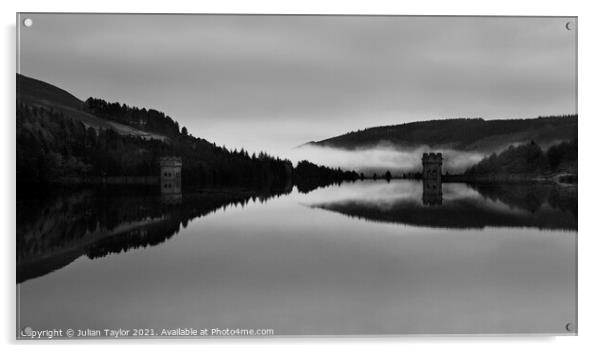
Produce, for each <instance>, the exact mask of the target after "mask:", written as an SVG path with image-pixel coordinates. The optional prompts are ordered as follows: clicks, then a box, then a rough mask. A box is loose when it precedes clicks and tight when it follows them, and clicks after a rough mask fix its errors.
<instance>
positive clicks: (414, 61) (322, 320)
mask: <svg viewBox="0 0 602 353" xmlns="http://www.w3.org/2000/svg"><path fill="white" fill-rule="evenodd" d="M578 28H579V25H578V18H577V16H573V14H572V13H568V14H567V16H556V15H555V16H468V15H466V16H464V15H462V16H455V15H454V16H434V15H433V16H430V15H368V14H366V15H343V14H341V15H336V14H330V15H326V14H323V15H320V14H228V13H222V14H193V13H186V14H184V13H182V14H166V13H162V14H152V13H138V14H137V13H58V12H57V13H46V12H20V13H17V14H16V37H17V38H16V54H17V58H16V60H17V62H16V78H15V80H16V117H15V119H16V123H15V124H16V127H15V137H14V139H15V145H16V147H15V149H16V151H15V155H16V156H15V165H16V166H15V170H16V171H15V184H16V186H15V187H16V204H15V205H14V207H15V213H16V227H15V229H16V235H14V234H6V236H7V237H15V236H16V240H15V243H16V247H15V248H16V250H15V251H16V256H15V260H16V276H15V279H16V280H15V281H14V282H13V283H12V285H16V333H15V334H16V336H15V337H16V340H18V341H22V340H23V341H24V340H119V339H145V340H153V339H184V338H186V339H197V340H203V339H214V338H218V337H220V338H228V339H234V340H245V339H247V340H248V339H258V338H259V337H261V338H262V339H270V338H276V339H285V340H286V339H295V337H364V336H366V337H389V336H416V335H420V336H422V335H426V336H441V335H444V336H445V335H469V336H482V335H504V336H505V335H510V336H512V335H544V336H576V335H577V334H578V330H579V324H578V313H577V309H578V295H577V282H578V281H577V261H578V251H577V238H578V120H579V117H578V111H577V107H578V105H577V102H578V97H577V81H578V80H577V66H578V62H577V48H578V46H577V32H578ZM11 251H12V250H11ZM580 280H581V278H580Z"/></svg>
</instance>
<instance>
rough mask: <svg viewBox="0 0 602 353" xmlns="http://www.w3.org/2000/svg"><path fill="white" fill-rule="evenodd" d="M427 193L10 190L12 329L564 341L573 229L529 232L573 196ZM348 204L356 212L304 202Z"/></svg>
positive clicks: (397, 188)
mask: <svg viewBox="0 0 602 353" xmlns="http://www.w3.org/2000/svg"><path fill="white" fill-rule="evenodd" d="M441 189H442V202H441V204H440V205H424V204H423V203H422V202H423V199H424V194H423V191H424V190H423V185H422V184H421V183H420V182H413V181H400V180H392V181H391V182H390V183H387V182H385V181H372V180H370V181H364V182H356V183H342V184H341V185H332V186H328V187H323V188H318V189H315V190H313V191H312V192H308V193H303V192H301V191H299V192H295V191H291V190H290V189H288V190H284V191H280V192H283V193H288V194H287V195H286V196H284V197H273V195H276V194H278V193H279V191H276V192H274V191H270V190H267V191H265V192H258V191H244V190H206V191H205V192H203V193H200V194H194V195H191V194H186V193H185V194H183V195H181V196H177V195H176V196H173V197H172V196H170V197H164V196H161V195H158V193H157V195H147V194H144V193H138V192H136V193H130V194H127V193H124V192H110V193H109V192H98V191H78V192H73V193H69V194H63V195H60V196H57V197H53V198H47V199H45V200H40V199H39V198H38V199H34V198H31V199H30V200H27V199H25V198H23V197H20V198H19V200H20V204H19V205H18V210H17V217H18V220H17V232H18V234H17V237H18V238H17V239H18V240H17V242H18V243H17V245H18V255H17V256H18V257H17V261H18V277H17V279H18V281H19V282H23V283H20V284H19V285H18V309H17V310H18V312H19V316H18V319H19V322H18V327H20V328H23V327H25V326H30V327H32V328H34V329H53V328H63V329H66V328H74V327H75V328H77V327H85V328H92V329H103V328H107V327H121V328H124V329H133V328H153V329H161V328H175V327H196V328H213V327H220V328H221V327H228V328H232V327H240V328H273V329H275V333H276V334H277V335H296V334H305V335H323V334H324V335H333V334H347V335H357V334H425V333H431V334H467V333H485V334H492V333H522V334H525V333H548V334H549V333H565V334H566V333H567V332H566V328H565V327H566V325H567V323H574V324H576V323H577V313H576V305H575V304H576V290H575V289H576V281H577V278H576V275H575V274H576V272H575V268H576V264H577V258H576V251H575V249H576V243H577V234H576V232H574V231H569V232H565V231H562V232H560V231H555V230H541V229H538V228H539V226H541V225H542V224H543V225H546V226H549V225H550V224H553V225H554V226H555V227H557V228H554V229H565V227H566V229H576V211H577V209H576V196H577V195H576V189H575V188H572V189H571V188H561V189H557V188H553V187H552V188H551V186H549V185H548V186H542V185H528V186H525V185H514V186H492V185H489V186H468V185H464V184H446V183H444V184H443V185H442V188H441ZM270 197H272V198H270ZM253 199H255V200H259V201H260V202H253ZM268 199H269V201H267V200H268ZM264 201H266V202H264ZM350 203H355V204H356V205H357V206H356V207H357V208H358V209H359V210H361V212H357V211H356V210H348V211H349V212H350V213H353V214H356V215H355V216H353V217H355V218H356V219H354V218H352V217H346V216H342V215H341V214H340V213H337V212H330V211H325V210H323V209H322V208H320V207H317V206H320V205H335V206H336V205H338V206H341V205H349V204H350ZM306 206H314V207H313V208H312V207H306ZM220 209H223V210H225V212H222V211H218V210H220ZM367 210H369V211H370V212H371V213H368V211H367ZM400 210H401V211H400ZM473 210H474V212H477V213H474V212H473ZM216 211H218V212H216ZM452 211H453V212H452ZM454 212H456V213H454ZM479 212H480V213H479ZM462 213H466V214H465V215H464V214H462ZM357 214H362V216H361V217H362V220H358V219H357V217H360V216H357ZM406 214H409V216H408V215H406ZM441 214H444V215H445V216H444V217H443V216H441ZM547 214H552V215H554V217H556V218H558V219H557V220H554V221H553V222H557V223H550V222H551V221H550V220H549V217H543V216H542V215H547ZM402 216H403V217H402ZM387 217H389V219H388V220H387V221H388V222H390V224H387V223H383V222H381V221H380V220H382V219H386V218H387ZM404 217H405V219H403V218H404ZM483 217H484V219H483V220H481V218H483ZM400 218H402V220H403V221H404V222H408V221H411V222H413V224H418V225H420V226H418V227H413V226H406V225H405V224H409V223H404V225H400V224H399V221H400ZM469 218H473V219H475V220H476V221H471V222H477V226H478V227H475V229H468V230H467V229H463V228H461V226H463V225H465V224H469V225H471V226H474V224H473V223H470V222H469ZM543 219H545V221H543ZM364 220H369V221H364ZM376 220H379V221H378V222H377V221H376ZM478 222H480V223H478ZM483 224H486V225H492V224H515V225H517V227H513V228H497V227H491V228H487V229H486V231H482V230H481V229H479V227H482V226H483ZM518 226H520V227H529V228H518ZM446 227H447V228H446ZM158 244H161V245H158ZM154 245H158V246H154ZM134 248H138V249H139V250H137V251H134V250H132V249H134ZM126 251H127V253H124V252H126ZM115 253H120V254H119V255H112V256H107V255H108V254H115ZM78 257H79V258H78ZM76 258H77V260H75V261H73V259H76ZM70 261H72V262H71V263H69V262H70ZM67 264H69V265H68V266H67ZM63 266H64V267H63ZM60 267H63V268H61V269H60V270H57V271H53V270H54V269H58V268H60ZM50 271H52V273H50ZM36 276H37V278H35V279H34V278H33V277H36ZM28 278H29V280H27V279H28Z"/></svg>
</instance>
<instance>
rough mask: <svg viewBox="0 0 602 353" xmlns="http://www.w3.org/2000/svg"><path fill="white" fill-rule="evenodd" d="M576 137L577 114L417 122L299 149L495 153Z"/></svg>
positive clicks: (347, 136)
mask: <svg viewBox="0 0 602 353" xmlns="http://www.w3.org/2000/svg"><path fill="white" fill-rule="evenodd" d="M576 138H577V115H563V116H548V117H539V118H536V119H505V120H484V119H447V120H430V121H420V122H412V123H407V124H401V125H390V126H379V127H372V128H367V129H364V130H358V131H353V132H349V133H346V134H343V135H340V136H336V137H331V138H329V139H326V140H322V141H317V142H314V141H312V142H309V143H307V144H305V145H302V146H322V147H333V148H340V149H348V150H353V149H359V148H370V147H375V146H377V145H381V144H388V145H391V146H392V147H395V148H416V147H420V146H429V147H431V148H441V149H443V148H446V149H456V150H460V151H480V152H494V151H497V150H500V149H503V148H506V147H508V145H510V144H518V143H524V142H528V141H536V142H537V143H538V144H539V145H540V146H542V147H547V146H549V145H551V144H554V143H557V142H558V141H569V140H573V139H576ZM302 146H301V147H302Z"/></svg>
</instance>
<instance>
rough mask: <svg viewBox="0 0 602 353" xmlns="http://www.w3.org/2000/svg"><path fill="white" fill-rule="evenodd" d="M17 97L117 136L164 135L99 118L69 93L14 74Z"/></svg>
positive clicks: (21, 100)
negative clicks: (114, 133) (107, 130)
mask: <svg viewBox="0 0 602 353" xmlns="http://www.w3.org/2000/svg"><path fill="white" fill-rule="evenodd" d="M17 100H18V101H19V102H21V103H23V104H26V105H28V106H30V107H36V108H44V109H46V110H49V111H54V112H60V113H61V114H63V115H64V116H65V117H67V118H69V119H72V120H74V121H78V122H81V123H82V124H84V126H85V127H86V128H88V127H92V128H94V129H95V130H97V131H99V130H101V129H111V130H113V131H115V132H117V133H118V134H120V135H128V136H137V137H142V138H145V139H156V140H161V141H163V140H165V139H166V138H167V137H166V136H164V135H162V134H157V133H152V132H148V131H143V130H141V129H138V128H136V127H133V126H129V125H126V124H121V123H118V122H115V121H111V120H110V119H103V118H100V117H98V116H96V115H94V114H92V113H90V112H89V111H87V110H86V104H85V103H84V102H82V101H81V100H79V99H78V98H77V97H75V96H74V95H72V94H71V93H69V92H67V91H65V90H63V89H61V88H59V87H56V86H53V85H51V84H49V83H46V82H43V81H40V80H36V79H33V78H30V77H27V76H24V75H20V74H17Z"/></svg>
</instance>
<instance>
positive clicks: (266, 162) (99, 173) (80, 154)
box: [16, 75, 354, 188]
mask: <svg viewBox="0 0 602 353" xmlns="http://www.w3.org/2000/svg"><path fill="white" fill-rule="evenodd" d="M16 130H17V131H16V135H17V136H16V137H17V185H18V186H19V187H21V186H26V185H50V184H78V183H90V182H94V181H98V180H101V179H102V178H106V177H121V176H132V177H135V176H158V175H159V170H158V169H159V166H158V160H159V158H160V157H163V156H178V157H181V158H182V161H183V166H182V183H183V184H184V187H185V188H191V187H197V186H207V185H215V186H233V185H242V186H261V187H262V188H265V187H270V188H271V187H276V188H280V187H282V186H283V185H287V184H291V183H292V182H293V179H295V180H298V181H300V182H302V180H303V178H304V177H308V178H309V177H310V176H311V178H312V179H313V178H314V177H319V178H320V180H321V182H323V183H329V182H334V181H340V180H344V179H346V178H350V177H352V176H353V175H354V174H352V173H351V174H350V173H345V172H343V171H341V170H334V169H329V168H325V167H319V166H316V165H313V164H311V163H309V162H307V163H304V164H303V165H302V167H301V168H300V169H299V170H298V171H299V173H298V175H297V176H296V178H294V177H293V174H294V168H293V165H292V163H291V162H290V161H289V160H285V159H280V158H276V157H272V156H269V155H268V154H266V153H263V152H262V153H259V154H255V153H253V154H249V153H248V152H247V151H245V150H242V149H241V150H229V149H227V148H226V147H220V146H217V145H216V144H215V143H211V142H209V141H207V140H205V139H202V138H198V137H194V136H191V135H190V134H188V132H187V131H186V128H185V127H182V128H180V126H179V124H178V122H176V121H175V120H173V119H172V118H170V117H169V116H167V115H166V114H164V113H162V112H159V111H156V110H153V109H146V108H137V107H130V106H127V105H125V104H120V103H110V102H106V101H104V100H102V99H93V98H90V99H88V100H87V101H86V102H81V101H80V100H78V99H77V98H76V97H75V96H73V95H71V94H69V93H68V92H66V91H64V90H62V89H60V88H58V87H55V86H52V85H50V84H47V83H45V82H42V81H38V80H34V79H31V78H28V77H25V76H21V75H17V129H16ZM312 170H319V171H321V172H320V173H318V174H319V175H317V176H316V175H314V174H312V173H308V171H312ZM310 174H311V175H310Z"/></svg>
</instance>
